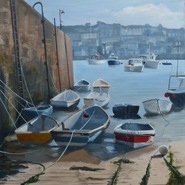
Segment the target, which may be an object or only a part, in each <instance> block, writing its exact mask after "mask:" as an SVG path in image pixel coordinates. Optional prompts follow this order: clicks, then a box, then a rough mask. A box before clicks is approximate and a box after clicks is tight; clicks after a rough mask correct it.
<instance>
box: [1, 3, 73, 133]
mask: <svg viewBox="0 0 185 185" xmlns="http://www.w3.org/2000/svg"><path fill="white" fill-rule="evenodd" d="M15 2H16V9H17V23H18V34H19V43H20V56H21V59H22V68H23V72H24V75H25V79H26V83H27V86H28V89H29V92H30V93H31V96H32V97H33V98H34V100H35V101H45V100H46V99H47V93H48V92H47V82H46V79H47V78H46V67H45V57H44V45H43V43H42V39H43V29H42V24H41V18H42V16H41V14H40V13H39V12H37V11H36V10H35V9H34V8H32V7H31V6H29V5H28V4H26V3H25V2H24V1H22V0H15ZM36 6H37V5H36ZM0 7H1V9H0V79H1V80H3V81H5V83H6V84H7V85H8V86H9V87H10V88H11V89H12V90H13V91H15V92H16V93H17V92H18V89H19V86H18V81H17V71H16V63H15V57H14V42H13V35H12V20H11V8H10V1H9V0H1V1H0ZM37 9H39V5H38V7H37ZM43 9H44V7H43ZM40 12H41V11H40ZM45 28H46V45H47V58H48V63H49V71H50V72H49V84H50V93H51V96H54V95H55V94H56V93H58V92H59V91H60V85H61V91H63V90H65V89H67V88H72V87H73V83H74V79H73V65H72V60H73V58H72V40H71V39H70V38H69V37H68V36H67V35H65V34H64V33H63V32H62V31H61V30H59V29H57V39H58V42H57V43H58V55H59V68H60V80H59V75H58V68H57V55H56V42H55V37H54V26H53V24H52V23H50V22H49V21H47V20H46V21H45ZM59 81H61V84H60V85H59ZM23 87H24V88H23V90H24V91H23V92H24V97H25V98H27V97H28V93H27V91H26V90H25V86H23ZM1 98H2V96H1ZM4 101H5V100H4ZM14 101H15V100H13V99H12V102H14ZM6 104H7V107H9V109H11V108H10V106H9V105H8V103H7V102H6ZM0 106H2V105H0ZM1 110H2V108H1ZM0 112H1V111H0ZM0 114H1V113H0ZM0 117H1V118H2V116H1V115H0ZM4 121H5V120H4ZM0 130H1V128H0Z"/></svg>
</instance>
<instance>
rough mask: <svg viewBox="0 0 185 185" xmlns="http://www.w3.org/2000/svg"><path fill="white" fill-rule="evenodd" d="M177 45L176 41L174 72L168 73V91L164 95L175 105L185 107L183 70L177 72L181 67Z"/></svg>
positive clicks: (184, 75)
mask: <svg viewBox="0 0 185 185" xmlns="http://www.w3.org/2000/svg"><path fill="white" fill-rule="evenodd" d="M179 47H180V43H179V41H178V42H177V48H178V51H177V53H178V54H177V67H176V74H174V75H170V77H169V82H168V91H167V92H166V93H165V94H164V96H165V97H167V98H169V99H170V101H171V102H172V103H173V105H174V106H175V107H180V108H183V107H185V71H184V72H179V69H182V66H179V59H178V55H179ZM182 62H184V61H182ZM181 64H182V63H181ZM184 69H185V68H184Z"/></svg>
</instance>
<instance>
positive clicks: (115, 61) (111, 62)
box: [107, 59, 121, 65]
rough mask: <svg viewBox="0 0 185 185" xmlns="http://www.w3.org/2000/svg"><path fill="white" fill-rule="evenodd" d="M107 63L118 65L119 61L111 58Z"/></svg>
mask: <svg viewBox="0 0 185 185" xmlns="http://www.w3.org/2000/svg"><path fill="white" fill-rule="evenodd" d="M107 63H108V65H120V63H121V62H120V61H119V60H113V59H111V60H108V61H107Z"/></svg>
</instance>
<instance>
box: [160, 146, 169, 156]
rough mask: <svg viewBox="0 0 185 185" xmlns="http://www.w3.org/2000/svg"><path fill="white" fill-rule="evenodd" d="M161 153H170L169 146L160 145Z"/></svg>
mask: <svg viewBox="0 0 185 185" xmlns="http://www.w3.org/2000/svg"><path fill="white" fill-rule="evenodd" d="M159 153H160V154H161V155H166V154H167V153H168V147H167V146H166V145H161V146H160V147H159Z"/></svg>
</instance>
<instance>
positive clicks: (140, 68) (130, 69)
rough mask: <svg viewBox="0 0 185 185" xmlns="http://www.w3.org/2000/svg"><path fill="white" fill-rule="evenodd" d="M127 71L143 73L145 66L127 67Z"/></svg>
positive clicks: (125, 67)
mask: <svg viewBox="0 0 185 185" xmlns="http://www.w3.org/2000/svg"><path fill="white" fill-rule="evenodd" d="M124 69H125V71H129V72H143V70H144V66H143V65H125V66H124Z"/></svg>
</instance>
